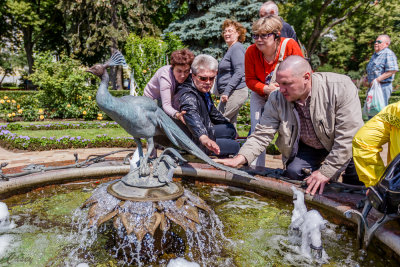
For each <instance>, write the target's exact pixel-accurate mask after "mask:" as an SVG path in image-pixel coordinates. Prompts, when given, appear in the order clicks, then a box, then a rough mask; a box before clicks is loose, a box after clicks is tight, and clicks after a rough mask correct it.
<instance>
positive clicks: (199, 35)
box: [164, 0, 264, 58]
mask: <svg viewBox="0 0 400 267" xmlns="http://www.w3.org/2000/svg"><path fill="white" fill-rule="evenodd" d="M262 2H264V1H257V0H234V1H220V0H209V1H193V0H188V1H179V0H176V1H174V0H172V1H171V4H170V7H171V9H172V11H175V10H178V9H179V8H181V7H182V6H183V5H184V4H186V5H187V10H188V11H187V12H188V13H187V14H186V15H185V16H184V17H183V18H182V19H180V20H177V21H174V22H172V23H171V24H170V25H169V26H168V28H167V29H165V30H164V32H173V33H174V34H176V35H178V36H179V37H180V39H181V40H182V41H183V42H184V43H185V44H187V45H189V47H190V49H192V50H193V51H194V52H195V53H200V52H201V53H207V54H211V55H213V56H214V57H217V58H220V57H222V55H223V54H224V52H225V50H226V46H225V42H224V40H223V38H222V36H221V26H222V23H223V21H224V20H225V19H227V18H230V19H234V20H237V21H239V22H240V23H242V24H243V26H244V27H246V28H247V30H248V34H247V37H248V38H247V41H248V43H247V45H248V44H249V42H250V30H251V23H252V21H253V20H255V18H257V17H258V10H259V8H260V6H261V3H262Z"/></svg>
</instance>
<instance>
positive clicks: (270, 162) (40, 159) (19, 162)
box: [0, 145, 388, 168]
mask: <svg viewBox="0 0 400 267" xmlns="http://www.w3.org/2000/svg"><path fill="white" fill-rule="evenodd" d="M122 149H124V148H117V147H113V148H79V149H68V150H49V151H16V152H15V151H10V150H6V149H4V148H1V147H0V163H3V162H8V165H7V167H6V168H12V167H18V166H24V165H28V164H32V163H35V164H42V163H49V162H57V161H73V160H74V153H78V156H79V159H80V160H83V159H86V158H87V157H88V156H89V155H93V154H95V155H101V154H106V153H109V152H112V151H117V150H122ZM387 149H388V147H387V145H385V146H384V147H383V151H382V152H381V156H382V159H383V161H384V162H385V163H386V158H387ZM125 155H126V152H121V153H118V154H115V155H112V156H111V157H115V158H121V157H125ZM265 165H266V167H269V168H282V167H283V166H282V160H281V159H280V157H279V156H272V155H267V156H266V159H265Z"/></svg>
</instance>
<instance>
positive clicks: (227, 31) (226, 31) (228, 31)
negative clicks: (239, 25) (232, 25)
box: [222, 29, 236, 34]
mask: <svg viewBox="0 0 400 267" xmlns="http://www.w3.org/2000/svg"><path fill="white" fill-rule="evenodd" d="M234 32H236V31H235V30H232V29H229V30H224V31H222V34H225V33H234Z"/></svg>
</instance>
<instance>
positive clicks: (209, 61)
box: [191, 54, 218, 75]
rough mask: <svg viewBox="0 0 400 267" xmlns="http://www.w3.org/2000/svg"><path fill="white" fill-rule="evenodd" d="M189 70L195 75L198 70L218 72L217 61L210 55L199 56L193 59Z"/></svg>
mask: <svg viewBox="0 0 400 267" xmlns="http://www.w3.org/2000/svg"><path fill="white" fill-rule="evenodd" d="M191 68H192V73H193V74H195V75H196V74H197V73H199V71H200V70H211V71H218V61H217V60H216V59H215V58H213V57H212V56H210V55H206V54H200V55H198V56H196V57H195V58H194V60H193V63H192V66H191Z"/></svg>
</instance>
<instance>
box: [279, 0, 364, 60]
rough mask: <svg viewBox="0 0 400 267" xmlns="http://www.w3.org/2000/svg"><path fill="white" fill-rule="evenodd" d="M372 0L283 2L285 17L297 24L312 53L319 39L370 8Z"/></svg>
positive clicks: (300, 36) (309, 51) (298, 31)
mask: <svg viewBox="0 0 400 267" xmlns="http://www.w3.org/2000/svg"><path fill="white" fill-rule="evenodd" d="M370 3H371V2H370V1H359V0H335V1H334V0H305V1H296V0H288V1H284V5H281V6H280V9H281V10H282V11H281V13H282V14H283V16H284V18H285V19H286V20H287V22H288V23H290V24H291V25H293V26H294V28H295V30H296V33H297V36H298V37H299V39H300V40H301V41H302V42H303V43H304V44H305V46H306V49H307V51H308V54H309V55H312V54H314V53H315V51H316V50H318V45H319V44H320V39H321V38H322V37H324V36H326V35H327V34H330V33H331V31H332V30H333V29H334V27H336V26H337V25H340V24H342V23H343V22H345V21H346V20H348V19H349V18H351V17H352V16H354V15H356V14H359V13H362V12H366V10H368V9H369V8H371V4H370Z"/></svg>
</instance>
